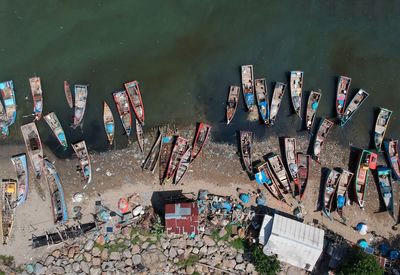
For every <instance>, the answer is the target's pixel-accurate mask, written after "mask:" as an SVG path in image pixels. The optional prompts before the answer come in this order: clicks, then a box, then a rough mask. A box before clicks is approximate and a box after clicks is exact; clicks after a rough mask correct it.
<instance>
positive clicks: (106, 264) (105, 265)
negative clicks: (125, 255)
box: [101, 262, 114, 272]
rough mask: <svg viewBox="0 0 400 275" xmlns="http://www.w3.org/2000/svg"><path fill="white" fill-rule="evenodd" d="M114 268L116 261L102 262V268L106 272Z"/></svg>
mask: <svg viewBox="0 0 400 275" xmlns="http://www.w3.org/2000/svg"><path fill="white" fill-rule="evenodd" d="M113 269H114V263H113V262H103V263H102V264H101V270H103V271H104V272H107V271H112V270H113Z"/></svg>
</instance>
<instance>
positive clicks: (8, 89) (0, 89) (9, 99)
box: [0, 80, 17, 127]
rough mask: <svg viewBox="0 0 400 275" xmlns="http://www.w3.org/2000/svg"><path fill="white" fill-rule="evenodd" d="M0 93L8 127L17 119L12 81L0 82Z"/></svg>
mask: <svg viewBox="0 0 400 275" xmlns="http://www.w3.org/2000/svg"><path fill="white" fill-rule="evenodd" d="M0 94H1V97H2V98H3V103H4V110H5V113H6V117H7V126H8V127H10V126H11V125H13V124H14V123H15V120H16V119H17V103H16V101H15V91H14V82H13V81H12V80H9V81H4V82H1V83H0Z"/></svg>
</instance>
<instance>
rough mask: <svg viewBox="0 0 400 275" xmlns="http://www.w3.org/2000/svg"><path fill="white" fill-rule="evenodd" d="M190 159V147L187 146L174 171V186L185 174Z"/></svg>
mask: <svg viewBox="0 0 400 275" xmlns="http://www.w3.org/2000/svg"><path fill="white" fill-rule="evenodd" d="M191 158H192V146H191V145H190V144H189V145H188V146H187V148H186V151H185V152H184V153H183V155H182V157H181V161H180V162H179V164H178V168H177V169H176V173H175V177H174V184H175V185H176V184H178V183H179V182H180V181H181V179H182V178H183V176H184V175H185V173H186V172H187V170H188V168H189V165H190V161H191Z"/></svg>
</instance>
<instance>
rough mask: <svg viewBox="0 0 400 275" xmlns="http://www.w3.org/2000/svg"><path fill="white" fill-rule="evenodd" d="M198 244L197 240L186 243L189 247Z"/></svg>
mask: <svg viewBox="0 0 400 275" xmlns="http://www.w3.org/2000/svg"><path fill="white" fill-rule="evenodd" d="M195 244H196V241H195V240H187V241H186V245H187V246H194V245H195Z"/></svg>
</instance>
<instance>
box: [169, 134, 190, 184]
mask: <svg viewBox="0 0 400 275" xmlns="http://www.w3.org/2000/svg"><path fill="white" fill-rule="evenodd" d="M187 147H188V141H187V139H185V138H183V137H180V136H178V137H177V138H176V139H175V144H174V147H173V148H172V153H171V157H170V158H169V162H168V166H167V173H166V176H165V180H166V181H167V182H168V181H170V180H171V179H173V177H174V175H175V173H176V170H177V169H178V165H179V163H180V162H181V159H182V156H183V154H184V153H185V152H186V150H187Z"/></svg>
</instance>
